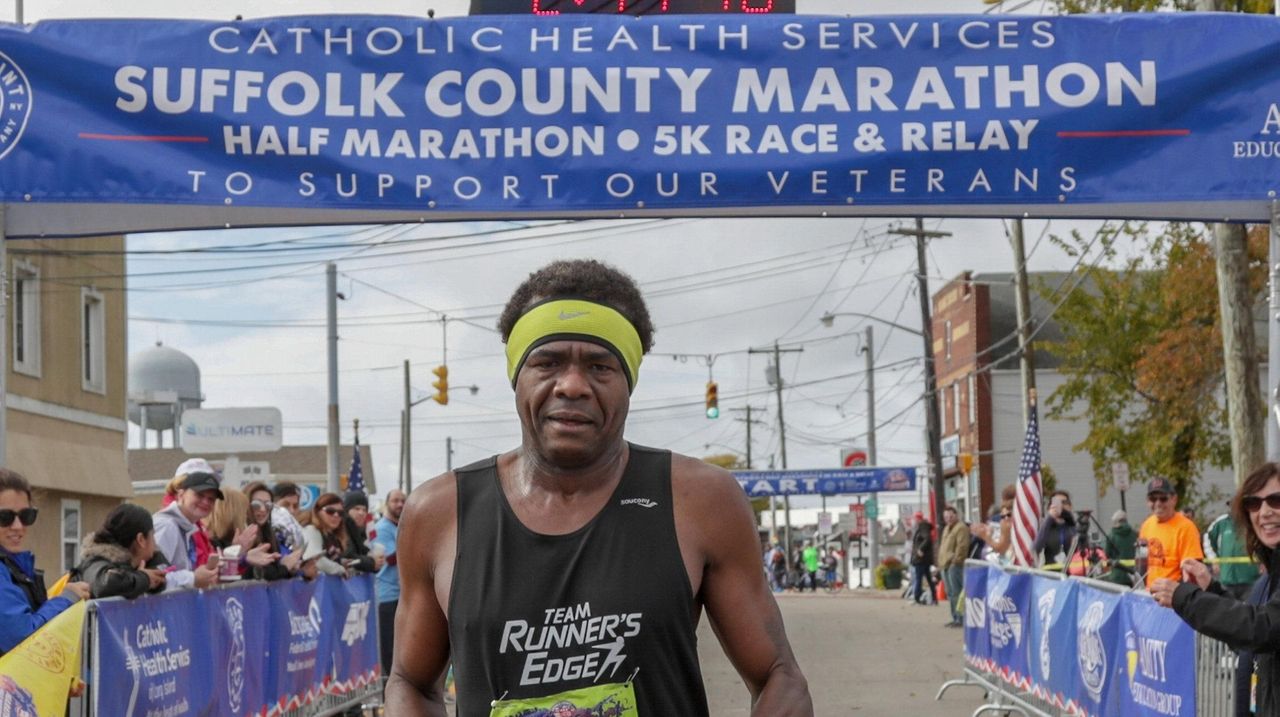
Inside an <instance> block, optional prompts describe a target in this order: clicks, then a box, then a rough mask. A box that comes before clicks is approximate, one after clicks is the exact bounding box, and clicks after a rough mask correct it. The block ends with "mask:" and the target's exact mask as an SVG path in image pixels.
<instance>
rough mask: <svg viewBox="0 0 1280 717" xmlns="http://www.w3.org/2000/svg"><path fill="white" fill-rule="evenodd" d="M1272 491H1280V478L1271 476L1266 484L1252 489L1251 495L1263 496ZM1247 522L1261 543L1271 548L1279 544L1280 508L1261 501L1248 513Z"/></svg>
mask: <svg viewBox="0 0 1280 717" xmlns="http://www.w3.org/2000/svg"><path fill="white" fill-rule="evenodd" d="M1272 493H1280V478H1276V477H1275V476H1272V478H1271V480H1269V481H1267V482H1266V485H1264V486H1262V487H1261V488H1259V489H1258V490H1256V491H1254V492H1253V493H1252V495H1256V496H1258V497H1259V498H1265V497H1267V496H1269V495H1271V494H1272ZM1249 522H1250V523H1252V524H1253V532H1254V533H1255V534H1257V536H1258V540H1259V541H1260V542H1261V543H1262V544H1263V545H1265V546H1267V547H1268V548H1272V549H1274V548H1275V547H1276V546H1277V545H1280V510H1276V509H1275V508H1272V507H1271V506H1269V505H1267V502H1266V501H1263V502H1262V507H1261V508H1259V509H1258V510H1257V511H1255V512H1252V513H1250V514H1249Z"/></svg>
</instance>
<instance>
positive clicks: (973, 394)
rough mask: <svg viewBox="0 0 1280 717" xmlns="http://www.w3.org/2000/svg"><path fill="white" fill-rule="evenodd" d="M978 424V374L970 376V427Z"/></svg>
mask: <svg viewBox="0 0 1280 717" xmlns="http://www.w3.org/2000/svg"><path fill="white" fill-rule="evenodd" d="M977 423H978V374H976V373H971V374H969V425H970V426H974V425H977Z"/></svg>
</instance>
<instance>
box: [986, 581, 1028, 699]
mask: <svg viewBox="0 0 1280 717" xmlns="http://www.w3.org/2000/svg"><path fill="white" fill-rule="evenodd" d="M1030 610H1031V576H1030V575H1028V574H1026V573H1012V574H1010V573H1006V572H1004V571H1002V570H1001V571H992V572H991V573H990V574H989V575H988V576H987V632H988V634H989V635H990V638H991V660H992V662H993V663H994V666H995V672H996V674H998V675H999V676H1000V678H1001V679H1003V680H1004V681H1005V682H1007V683H1009V684H1011V685H1014V686H1015V687H1018V688H1020V689H1028V688H1029V687H1030V685H1031V680H1030V665H1029V664H1028V661H1027V656H1028V655H1027V653H1028V640H1029V638H1030V635H1029V634H1028V633H1029V632H1030V630H1029V628H1030V626H1031V621H1032V620H1033V619H1034V617H1033V615H1032V613H1031V611H1030Z"/></svg>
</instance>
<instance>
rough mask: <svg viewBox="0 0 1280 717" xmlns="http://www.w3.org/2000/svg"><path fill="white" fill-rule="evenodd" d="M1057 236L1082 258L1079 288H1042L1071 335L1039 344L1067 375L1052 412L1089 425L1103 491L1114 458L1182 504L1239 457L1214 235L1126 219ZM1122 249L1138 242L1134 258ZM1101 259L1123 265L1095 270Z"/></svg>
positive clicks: (1253, 267) (1259, 252)
mask: <svg viewBox="0 0 1280 717" xmlns="http://www.w3.org/2000/svg"><path fill="white" fill-rule="evenodd" d="M1053 240H1054V241H1055V243H1057V244H1058V245H1059V246H1060V247H1061V248H1063V249H1064V250H1065V251H1066V252H1067V253H1068V254H1070V255H1072V256H1076V257H1078V258H1080V259H1082V261H1080V262H1079V264H1078V265H1077V267H1078V268H1077V269H1076V271H1075V272H1074V274H1075V276H1073V277H1072V280H1069V283H1068V284H1067V286H1078V287H1079V288H1077V289H1076V290H1075V291H1072V292H1071V293H1070V294H1068V295H1067V296H1066V297H1065V298H1061V297H1058V296H1055V295H1054V292H1053V291H1052V290H1051V289H1050V288H1048V287H1044V286H1042V287H1040V288H1039V290H1040V292H1041V294H1042V295H1044V296H1046V297H1047V298H1049V299H1050V300H1051V301H1058V300H1061V301H1062V304H1061V306H1060V307H1059V308H1058V310H1057V313H1056V315H1055V318H1056V319H1057V321H1058V322H1059V324H1060V325H1061V327H1062V331H1063V336H1064V338H1063V340H1062V341H1061V342H1053V343H1045V344H1042V345H1039V346H1038V349H1037V350H1045V351H1048V352H1050V353H1052V354H1053V355H1055V356H1057V357H1058V358H1060V359H1061V360H1062V365H1061V367H1060V371H1061V372H1062V373H1063V375H1064V377H1065V378H1066V382H1065V383H1063V384H1062V385H1061V386H1060V387H1059V388H1058V389H1057V390H1056V391H1054V392H1053V394H1052V395H1050V396H1049V398H1048V400H1047V408H1048V411H1047V415H1048V416H1049V417H1050V418H1071V419H1076V420H1086V421H1088V424H1089V433H1088V435H1087V436H1086V437H1085V440H1084V441H1083V442H1082V443H1080V444H1079V445H1077V446H1075V449H1076V450H1084V451H1087V452H1088V453H1089V455H1090V456H1091V457H1092V459H1093V470H1094V474H1095V476H1096V477H1097V479H1098V482H1099V484H1100V485H1101V486H1102V487H1103V489H1104V490H1105V489H1106V488H1107V487H1109V486H1110V484H1111V472H1110V470H1109V467H1110V465H1111V464H1112V463H1114V462H1117V461H1124V462H1126V463H1128V464H1129V469H1130V472H1131V475H1132V476H1133V480H1134V482H1135V483H1139V482H1141V481H1145V480H1147V479H1150V478H1152V477H1155V476H1165V477H1167V478H1169V479H1170V480H1171V481H1173V483H1174V484H1175V485H1176V486H1177V487H1178V490H1179V493H1180V495H1182V496H1183V500H1184V502H1185V501H1187V500H1191V499H1193V497H1194V495H1195V481H1194V479H1195V476H1196V475H1198V474H1199V472H1200V471H1201V470H1202V469H1203V468H1204V467H1206V466H1215V467H1219V468H1222V467H1226V466H1227V465H1229V464H1230V460H1231V446H1230V441H1229V436H1228V424H1227V415H1226V409H1225V406H1224V403H1223V402H1224V399H1223V398H1222V394H1223V380H1224V375H1223V358H1222V333H1221V325H1220V323H1219V318H1218V293H1217V275H1216V272H1215V266H1214V256H1213V245H1212V240H1211V239H1209V238H1207V237H1206V236H1205V235H1204V234H1203V233H1202V232H1201V227H1200V226H1199V225H1190V224H1167V225H1163V226H1162V227H1161V229H1160V231H1159V232H1158V233H1153V232H1152V230H1151V227H1149V226H1147V225H1129V224H1125V225H1122V226H1120V227H1118V228H1117V227H1107V228H1104V229H1103V230H1102V231H1101V233H1100V234H1099V235H1098V236H1097V237H1090V238H1085V237H1082V236H1080V235H1079V234H1073V235H1072V237H1071V238H1070V239H1066V240H1064V239H1061V238H1058V237H1054V238H1053ZM1265 240H1266V237H1265V234H1264V233H1262V232H1260V231H1254V232H1252V233H1251V234H1250V237H1249V255H1250V275H1249V281H1250V291H1251V293H1252V294H1253V295H1254V296H1256V297H1258V300H1259V301H1261V300H1262V297H1263V288H1264V285H1265V280H1266V243H1265ZM1121 244H1122V245H1124V246H1126V247H1131V250H1130V251H1131V255H1130V256H1128V257H1127V258H1125V257H1121V256H1120V254H1119V251H1118V249H1117V246H1118V245H1121ZM1098 263H1102V264H1105V265H1108V266H1113V267H1117V268H1114V269H1091V268H1090V267H1091V265H1096V264H1098ZM1083 274H1087V283H1086V277H1084V276H1083ZM1257 410H1264V408H1263V407H1262V406H1258V407H1257Z"/></svg>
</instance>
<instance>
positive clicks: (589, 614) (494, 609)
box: [386, 261, 813, 717]
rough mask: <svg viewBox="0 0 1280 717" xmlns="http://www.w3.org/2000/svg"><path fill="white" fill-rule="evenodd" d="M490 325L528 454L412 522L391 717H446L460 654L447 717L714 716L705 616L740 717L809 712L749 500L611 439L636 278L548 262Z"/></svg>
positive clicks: (640, 332) (416, 512)
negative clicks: (704, 671)
mask: <svg viewBox="0 0 1280 717" xmlns="http://www.w3.org/2000/svg"><path fill="white" fill-rule="evenodd" d="M498 326H499V329H500V330H501V333H502V336H503V340H504V341H505V342H506V344H507V348H506V354H507V372H508V378H509V379H510V380H511V383H512V386H513V387H514V388H515V403H516V412H517V414H518V415H519V417H520V423H521V433H522V438H521V444H520V446H519V447H518V448H516V449H515V450H512V451H510V452H508V453H504V454H502V455H499V456H495V457H493V458H490V459H488V460H486V461H482V462H480V463H476V464H473V465H471V466H467V467H465V468H461V469H459V470H456V471H452V472H449V473H446V474H444V475H441V476H439V477H437V478H435V479H433V480H431V481H430V482H428V483H426V484H424V485H422V486H420V487H419V488H418V489H416V490H415V491H414V492H413V494H412V495H411V496H410V498H409V501H408V503H407V505H406V506H405V509H404V513H403V515H402V518H401V523H400V531H401V532H400V536H399V548H398V549H399V554H400V560H399V564H400V589H401V592H400V609H399V611H398V612H397V614H396V640H395V655H394V658H393V660H392V667H391V674H390V678H389V681H388V683H387V692H386V696H387V713H388V714H394V715H433V716H434V715H440V716H443V715H444V714H445V708H444V703H443V699H442V696H441V694H440V691H439V678H440V676H441V674H442V673H443V671H444V669H445V665H446V663H447V661H448V660H449V658H450V656H451V655H452V659H453V664H454V671H455V675H456V677H457V687H458V698H457V713H458V715H459V717H482V716H484V715H491V716H499V717H506V716H508V715H517V714H530V713H535V712H537V713H542V712H539V711H540V710H541V711H545V712H548V713H549V712H551V711H552V710H553V709H561V710H564V709H568V708H569V707H572V708H575V709H579V710H588V711H590V710H597V711H598V712H601V713H604V714H610V715H619V716H620V717H667V716H669V715H679V716H680V717H696V716H698V715H707V714H708V709H707V702H706V694H705V690H704V688H703V684H702V675H701V672H700V669H699V665H698V655H697V646H696V636H695V633H696V628H697V624H698V620H699V618H700V617H701V613H702V610H703V609H704V608H705V609H706V611H707V616H708V618H709V619H710V620H711V624H712V627H713V628H714V629H715V632H716V635H717V637H718V638H719V640H720V644H721V646H722V647H723V648H724V650H725V652H726V654H727V655H728V656H729V659H730V660H731V661H732V662H733V664H734V665H735V667H737V669H738V672H739V673H740V674H741V675H742V677H743V680H744V681H745V682H746V685H747V688H748V690H750V692H751V696H752V704H753V708H752V714H753V715H769V717H786V716H788V715H812V714H813V704H812V701H811V699H810V696H809V690H808V685H807V683H806V682H805V679H804V676H803V675H802V674H801V673H800V669H799V666H798V665H797V664H796V660H795V657H794V655H793V654H792V652H791V646H790V644H789V643H788V642H787V637H786V633H785V631H784V629H783V624H782V618H781V615H780V614H779V612H778V607H777V604H776V603H775V602H774V599H773V596H772V595H771V594H770V592H769V589H768V586H767V585H766V583H765V580H764V576H763V575H762V574H761V571H760V566H759V556H758V555H757V554H756V548H757V546H758V545H759V538H758V536H757V533H756V526H755V521H754V519H753V515H752V512H751V508H750V505H749V504H748V502H747V499H746V496H745V494H744V493H743V491H742V489H741V488H740V487H739V486H738V484H737V482H736V481H734V480H733V478H732V477H731V476H730V474H728V473H727V472H725V471H723V470H721V469H719V468H716V467H714V466H711V465H709V464H706V463H703V462H702V461H699V460H696V459H693V458H689V457H685V456H681V455H675V454H672V453H669V452H667V451H660V450H656V449H652V448H644V447H641V446H637V445H634V444H630V443H628V442H627V441H626V440H624V438H623V430H624V429H625V427H626V418H627V411H628V408H629V405H630V397H631V392H632V391H633V390H634V389H635V384H636V380H637V378H638V377H639V368H640V361H641V357H642V356H643V354H644V353H646V352H647V351H648V350H649V347H650V345H651V343H652V337H653V326H652V324H651V323H650V319H649V314H648V310H647V309H646V307H645V304H644V300H643V299H642V298H641V296H640V292H639V290H638V289H637V287H636V286H635V283H634V282H633V281H632V280H631V278H630V277H628V276H626V275H625V274H623V273H621V272H619V271H617V270H616V269H613V268H612V267H608V266H606V265H604V264H601V263H599V262H595V261H562V262H555V263H553V264H551V265H548V266H546V267H544V268H543V269H541V270H539V271H538V272H536V273H534V274H532V275H530V277H529V279H528V280H526V281H525V282H524V283H523V284H522V285H521V286H520V287H519V288H518V289H516V292H515V294H514V295H513V296H512V297H511V299H510V301H509V302H508V304H507V307H506V309H505V310H504V311H503V314H502V316H501V318H500V319H499V322H498ZM566 703H567V704H566ZM593 713H594V712H593Z"/></svg>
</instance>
